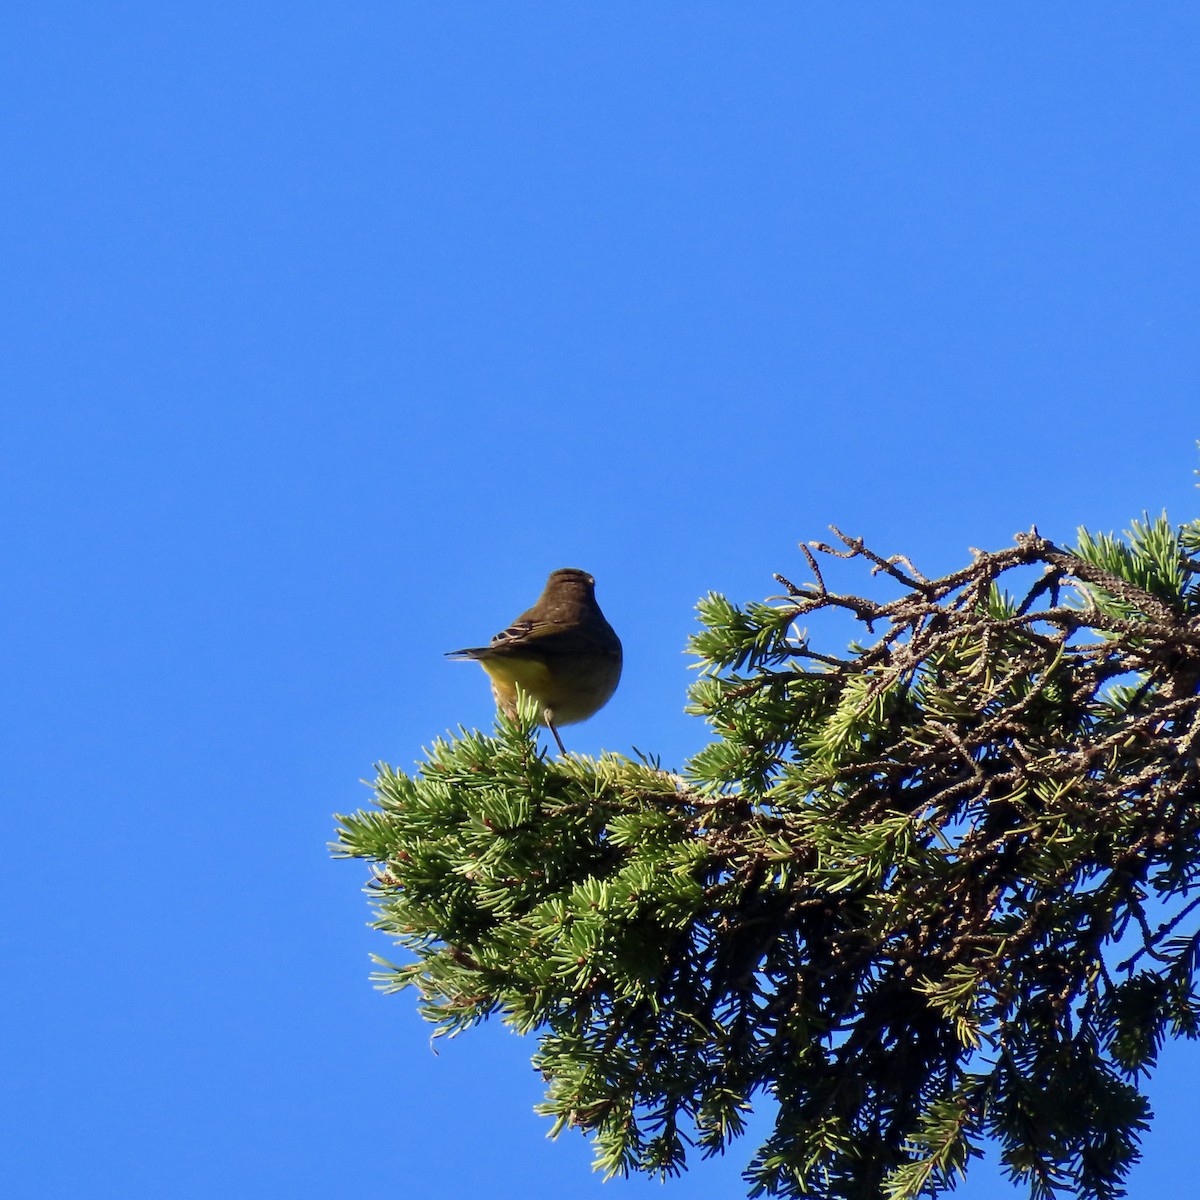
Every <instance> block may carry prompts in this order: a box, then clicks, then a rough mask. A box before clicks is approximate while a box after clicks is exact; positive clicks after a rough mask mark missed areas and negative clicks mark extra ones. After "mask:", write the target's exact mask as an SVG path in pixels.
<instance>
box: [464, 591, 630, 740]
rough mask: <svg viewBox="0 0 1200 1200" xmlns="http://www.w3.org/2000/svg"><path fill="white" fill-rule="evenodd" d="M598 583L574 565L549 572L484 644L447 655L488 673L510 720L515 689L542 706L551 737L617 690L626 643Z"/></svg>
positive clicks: (583, 718)
mask: <svg viewBox="0 0 1200 1200" xmlns="http://www.w3.org/2000/svg"><path fill="white" fill-rule="evenodd" d="M595 589H596V581H595V580H594V579H593V578H592V577H591V576H590V575H589V574H588V573H587V572H586V571H578V570H576V569H575V568H574V567H564V568H563V569H562V570H560V571H551V572H550V578H549V579H547V580H546V587H545V590H544V591H543V592H542V594H541V595H540V596H539V597H538V601H537V603H536V604H535V605H534V606H533V607H532V608H531V609H528V610H527V611H526V612H523V613H522V614H521V615H520V616H519V617H518V618H517V619H516V620H515V621H514V622H513V623H512V624H511V625H510V626H509V627H508V628H507V629H505V630H504V631H503V632H502V633H498V634H496V636H495V637H494V638H492V640H491V643H490V644H489V645H487V646H472V647H469V648H468V649H466V650H452V651H451V652H450V653H449V654H447V655H446V657H447V658H459V659H466V658H471V659H474V660H475V661H476V662H478V663H479V665H480V666H481V667H483V669H484V670H485V671H486V672H487V673H488V675H490V676H491V679H492V695H493V696H495V697H496V703H497V704H498V705H499V706H500V707H501V708H502V709H503V710H504V711H505V712H506V713H507V714H508V715H509V716H514V715H515V714H516V709H517V688H520V689H521V691H522V692H524V693H525V694H526V695H527V696H532V697H533V698H534V699H535V700H536V701H537V702H538V705H539V706H540V707H541V710H542V719H541V723H542V724H543V725H545V726H547V728H549V730H550V732H551V733H552V734H554V740H555V741H556V742H557V743H558V748H559V749H560V750H561V751H562V752H563V753H564V754H566V752H567V748H566V747H565V746H564V745H563V742H562V738H561V737H559V736H558V726H559V725H573V724H574V723H575V722H576V721H586V720H587V719H588V717H590V716H591V715H592V714H593V713H596V712H599V711H600V709H602V708H603V707H604V706H605V705H606V704H607V703H608V701H609V698H610V697H611V696H612V694H613V692H615V691H616V690H617V683H618V682H619V681H620V678H621V639H620V638H618V637H617V635H616V634H615V633H614V632H613V628H612V626H611V625H610V624H609V623H608V622H607V621H606V620H605V619H604V614H603V613H602V612H601V611H600V606H599V605H598V604H597V603H596V590H595Z"/></svg>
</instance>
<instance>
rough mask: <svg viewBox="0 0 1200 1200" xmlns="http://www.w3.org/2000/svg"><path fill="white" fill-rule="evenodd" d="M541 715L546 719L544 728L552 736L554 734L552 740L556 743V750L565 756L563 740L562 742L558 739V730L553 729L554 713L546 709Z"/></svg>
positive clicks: (565, 749) (565, 750)
mask: <svg viewBox="0 0 1200 1200" xmlns="http://www.w3.org/2000/svg"><path fill="white" fill-rule="evenodd" d="M543 715H544V716H545V718H546V728H547V729H549V730H550V732H551V733H552V734H554V740H555V741H556V742H557V743H558V748H559V749H560V750H561V751H562V752H563V754H564V755H565V754H566V752H567V748H566V746H564V745H563V740H562V738H560V737H559V736H558V730H557V729H556V728H555V725H554V713H553V712H552V711H551V710H550V709H546V711H545V713H544V714H543Z"/></svg>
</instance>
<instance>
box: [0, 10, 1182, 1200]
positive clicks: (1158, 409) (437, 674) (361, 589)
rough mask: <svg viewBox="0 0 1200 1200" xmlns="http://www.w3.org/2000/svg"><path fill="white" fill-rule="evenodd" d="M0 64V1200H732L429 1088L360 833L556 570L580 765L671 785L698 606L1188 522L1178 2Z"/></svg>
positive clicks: (40, 22) (410, 14)
mask: <svg viewBox="0 0 1200 1200" xmlns="http://www.w3.org/2000/svg"><path fill="white" fill-rule="evenodd" d="M0 59H2V60H3V61H2V68H0V81H2V82H0V87H2V89H3V93H4V94H3V118H2V120H0V144H2V146H3V159H4V165H3V171H2V177H0V240H2V242H3V263H4V266H3V283H2V285H0V287H2V297H0V306H2V308H0V356H2V370H3V390H4V395H5V416H4V420H3V431H2V446H0V452H2V455H3V462H2V470H0V487H2V489H3V500H4V512H5V516H4V520H3V533H2V537H3V542H4V549H3V558H4V563H5V568H6V575H7V579H8V582H7V585H6V587H5V589H4V596H3V600H2V604H3V609H4V611H3V614H2V616H3V623H4V628H5V638H4V645H3V651H2V653H3V662H2V664H0V669H2V673H3V679H4V685H5V686H4V694H5V713H4V718H3V728H4V749H3V777H2V781H0V786H2V787H3V791H4V796H5V800H4V824H5V830H6V834H7V843H8V845H7V852H6V854H5V860H6V867H5V871H4V873H3V875H4V878H3V882H2V883H0V887H2V889H3V901H2V903H3V914H4V916H3V928H2V931H0V952H2V955H3V962H4V980H5V982H4V986H3V989H2V990H0V1019H2V1020H3V1025H4V1028H5V1030H6V1031H7V1037H6V1041H7V1042H8V1049H7V1052H6V1055H5V1060H6V1061H5V1066H4V1071H3V1078H4V1082H3V1085H2V1086H3V1093H2V1100H0V1104H2V1105H3V1110H4V1111H3V1113H0V1139H2V1140H3V1143H4V1144H3V1146H2V1147H0V1192H2V1193H3V1194H4V1195H5V1196H11V1197H15V1198H18V1200H22V1198H24V1197H38V1198H39V1200H58V1198H65V1197H72V1198H76V1197H87V1198H89V1200H103V1198H108V1197H114V1198H115V1197H121V1198H122V1200H128V1198H131V1197H132V1198H135V1200H141V1198H153V1197H160V1196H172V1197H174V1198H175V1200H199V1198H202V1197H203V1198H209V1197H213V1196H220V1197H225V1198H232V1200H240V1198H242V1197H255V1198H261V1197H273V1196H287V1197H289V1198H291V1200H309V1198H313V1200H315V1198H327V1197H339V1196H360V1195H367V1194H395V1195H422V1194H437V1195H443V1196H480V1195H486V1196H489V1197H498V1198H500V1200H507V1198H510V1197H512V1198H517V1197H521V1198H524V1197H529V1196H554V1197H569V1198H570V1200H575V1198H577V1197H591V1196H600V1195H603V1196H609V1197H617V1198H621V1197H627V1198H634V1197H641V1196H651V1195H653V1196H666V1197H669V1198H685V1197H686V1198H689V1200H691V1198H708V1197H722V1198H725V1197H736V1196H738V1195H740V1194H742V1188H741V1184H740V1182H739V1179H738V1173H739V1170H740V1167H741V1165H742V1164H743V1162H744V1160H745V1158H746V1157H748V1155H749V1153H750V1151H751V1149H752V1147H751V1146H750V1145H745V1146H744V1148H742V1147H739V1148H738V1149H739V1151H740V1152H739V1153H736V1154H734V1155H732V1156H730V1158H729V1159H728V1160H726V1161H724V1162H719V1163H716V1164H699V1165H697V1167H696V1168H695V1169H694V1170H693V1171H692V1172H691V1173H690V1174H689V1175H688V1176H686V1177H685V1178H683V1179H682V1180H680V1181H676V1182H673V1183H671V1184H669V1185H668V1186H667V1188H666V1189H665V1190H664V1189H662V1188H661V1187H660V1186H659V1185H657V1184H650V1183H647V1182H645V1181H632V1182H629V1183H619V1182H618V1183H612V1184H608V1185H602V1184H601V1183H600V1181H599V1178H598V1177H594V1176H592V1175H591V1174H590V1173H589V1170H588V1163H589V1160H590V1154H589V1150H588V1148H587V1146H586V1145H585V1143H584V1142H583V1140H582V1139H580V1138H578V1137H575V1136H568V1137H565V1138H564V1139H563V1140H561V1141H560V1142H558V1143H551V1142H548V1141H546V1140H545V1133H546V1130H547V1125H546V1123H545V1122H544V1121H542V1120H541V1119H540V1118H537V1117H535V1116H534V1115H533V1114H532V1112H531V1109H532V1105H533V1104H534V1103H535V1102H536V1100H537V1099H538V1097H539V1094H540V1091H539V1082H538V1080H537V1078H536V1077H535V1076H534V1075H533V1073H532V1071H531V1070H530V1068H529V1065H528V1060H529V1055H530V1052H531V1050H532V1046H531V1045H529V1044H527V1043H522V1042H521V1041H519V1040H518V1039H517V1038H515V1037H514V1036H512V1035H509V1034H508V1033H507V1032H505V1031H504V1030H503V1029H501V1028H499V1027H496V1028H485V1029H483V1030H479V1031H476V1032H475V1033H472V1034H470V1035H468V1036H466V1037H465V1038H462V1039H460V1040H458V1041H456V1042H454V1043H453V1044H450V1045H443V1047H442V1050H441V1054H440V1056H435V1055H433V1054H432V1053H431V1052H430V1049H429V1044H428V1033H429V1029H428V1027H427V1026H424V1025H423V1024H422V1023H421V1021H420V1020H419V1019H418V1018H417V1016H416V1015H415V1013H414V1005H413V1001H412V998H411V997H405V996H402V997H399V998H387V997H383V996H381V995H379V994H378V993H376V992H374V991H373V990H372V988H371V986H370V984H369V983H368V973H369V971H370V963H369V961H368V955H369V953H370V952H371V951H380V952H385V953H386V952H387V950H388V946H387V944H386V943H384V942H383V941H382V940H381V939H380V938H378V937H377V936H376V935H374V934H372V933H371V932H370V931H369V930H368V929H367V928H366V925H365V922H366V920H367V917H368V913H367V908H366V902H365V899H364V897H363V895H362V894H361V892H360V887H361V884H362V882H363V878H364V869H363V868H362V866H361V865H360V864H357V863H345V862H333V861H331V860H330V858H329V857H328V855H327V851H326V846H325V844H326V841H327V840H328V839H329V838H330V837H331V836H332V833H333V829H334V822H333V819H332V816H331V814H332V813H333V812H334V811H335V810H342V811H344V810H348V809H352V808H355V807H358V806H359V805H361V804H364V803H366V802H367V800H368V798H369V794H368V792H367V791H366V789H364V788H363V787H362V786H361V785H360V784H359V783H358V780H359V778H360V777H362V776H369V775H370V773H371V764H372V762H374V761H376V760H379V759H386V760H389V761H391V762H393V763H396V764H398V765H400V766H404V767H411V765H412V764H413V762H414V761H415V760H416V759H418V758H419V757H420V753H421V747H422V745H424V744H427V743H428V742H430V741H431V740H432V739H433V738H434V737H436V736H437V735H438V734H439V733H441V732H443V731H444V730H446V729H448V728H451V727H453V726H455V725H456V724H457V723H459V722H463V723H465V724H467V725H472V726H473V725H487V724H488V723H489V722H490V721H491V706H490V703H489V699H488V693H487V688H486V686H485V683H484V679H483V676H482V674H481V673H480V672H479V671H478V670H476V669H475V668H474V667H471V666H469V665H466V666H464V665H455V664H448V663H446V662H445V661H444V660H443V659H442V657H441V654H442V652H443V651H444V650H448V649H452V648H454V647H457V646H460V645H464V644H471V643H473V642H476V641H478V640H480V639H483V638H486V637H487V636H488V635H490V634H491V633H492V632H493V631H494V630H495V629H497V628H499V627H501V626H502V625H504V624H505V623H507V621H508V620H509V619H510V618H511V617H513V616H514V615H516V613H517V612H519V611H520V610H521V609H522V608H524V607H525V606H526V605H527V604H528V603H529V602H530V601H531V600H532V599H533V597H534V596H535V594H536V593H537V591H538V589H539V588H540V586H541V584H542V581H543V579H544V576H545V574H546V572H547V571H548V570H550V569H551V568H554V567H559V566H567V565H570V566H580V567H584V568H586V569H588V570H590V571H592V572H593V573H594V574H595V575H596V576H597V578H598V580H599V595H600V598H601V601H602V603H603V605H604V608H605V610H606V612H607V613H608V615H609V617H610V619H611V620H612V622H613V624H614V625H615V626H616V627H617V628H618V630H619V631H620V633H621V635H622V637H623V639H624V642H625V647H626V663H627V665H626V673H625V679H624V682H623V684H622V687H621V690H620V691H619V692H618V694H617V696H616V698H615V699H614V701H613V702H612V704H611V705H610V706H609V707H608V708H607V709H606V710H605V711H604V713H603V714H601V715H600V716H599V717H597V718H596V719H595V720H594V721H592V722H590V723H589V724H587V725H585V726H581V727H579V728H577V729H572V730H569V731H568V733H569V738H570V744H571V746H572V747H574V748H576V749H578V750H581V751H585V752H589V753H594V752H598V751H599V750H600V749H602V748H611V749H615V750H628V749H629V747H630V746H633V745H636V746H639V747H641V748H643V749H645V750H648V751H654V752H657V753H660V754H661V755H662V756H663V758H664V761H665V762H667V763H671V764H678V763H681V762H682V761H683V760H684V759H686V757H687V756H688V755H689V754H690V753H692V752H694V751H695V750H697V749H698V748H699V747H700V746H701V745H702V744H703V742H704V740H705V735H704V730H703V727H702V726H701V725H700V724H699V723H698V722H696V721H695V720H694V719H692V718H688V717H685V716H684V715H683V712H682V707H683V704H684V699H685V697H684V693H685V688H686V685H687V682H688V680H689V678H690V676H689V673H688V670H687V662H688V660H687V659H686V657H685V656H684V655H683V654H682V653H681V651H682V649H683V646H684V642H685V639H686V637H687V635H688V633H689V632H690V631H691V629H692V628H693V625H694V611H693V605H694V603H695V601H696V599H697V598H698V597H699V596H700V595H702V594H703V593H704V592H706V591H707V590H709V589H716V590H720V591H724V592H726V593H727V594H729V595H730V596H732V597H734V598H736V599H739V600H748V599H754V598H760V597H762V596H765V595H767V594H770V593H771V592H772V591H774V590H775V585H774V584H773V583H772V580H771V573H772V572H773V571H783V572H785V573H801V572H802V569H803V568H802V566H801V561H800V557H799V555H798V553H797V550H796V543H797V542H798V541H799V540H801V539H807V538H813V537H820V536H822V535H823V533H824V531H825V528H826V525H827V524H828V523H830V522H836V523H838V524H839V525H841V526H842V527H843V528H845V529H847V530H848V531H850V532H853V533H858V534H863V535H865V536H867V537H868V538H869V539H870V540H871V541H872V542H873V543H874V544H875V545H876V546H878V547H879V548H881V549H883V550H886V551H905V552H907V553H909V554H910V555H911V556H912V557H913V558H914V559H915V561H916V562H917V563H918V565H920V566H922V567H924V569H926V570H929V571H936V570H940V569H948V568H951V567H953V566H955V565H957V564H960V563H961V562H963V561H964V558H965V557H966V555H967V552H968V547H969V546H986V547H998V546H1001V545H1005V544H1008V543H1009V542H1010V540H1011V536H1012V534H1013V533H1014V532H1015V531H1017V530H1021V529H1026V528H1028V527H1029V526H1030V525H1031V524H1033V523H1035V522H1036V523H1037V524H1038V526H1039V527H1040V528H1041V530H1042V531H1043V532H1044V533H1046V534H1048V535H1050V536H1052V537H1055V538H1058V539H1062V540H1066V539H1070V538H1071V537H1072V536H1073V533H1074V530H1075V528H1076V526H1077V525H1079V524H1081V523H1085V524H1087V525H1089V526H1090V527H1091V528H1093V529H1097V530H1110V529H1118V530H1119V529H1121V528H1124V527H1125V526H1126V525H1127V523H1128V521H1129V520H1130V518H1133V517H1136V516H1137V515H1138V514H1139V513H1140V512H1141V511H1142V510H1143V509H1150V510H1151V511H1157V510H1160V509H1161V508H1163V507H1164V506H1165V507H1166V508H1167V509H1168V510H1169V512H1170V514H1171V516H1172V517H1173V518H1174V519H1176V520H1183V519H1186V518H1189V517H1191V516H1194V515H1195V514H1196V513H1197V510H1198V504H1197V500H1198V498H1200V497H1198V494H1197V493H1196V491H1195V490H1194V487H1193V482H1194V480H1193V476H1192V470H1193V468H1194V467H1195V466H1196V465H1197V456H1196V451H1195V447H1194V441H1195V438H1196V437H1197V436H1200V394H1198V383H1200V378H1198V376H1200V340H1198V322H1200V253H1198V241H1197V237H1198V233H1200V197H1198V192H1200V136H1198V121H1200V87H1198V83H1197V81H1198V79H1200V70H1198V67H1200V62H1198V59H1200V8H1197V6H1196V5H1195V4H1191V3H1189V4H1184V3H1159V4H1154V5H1134V4H1124V3H1120V4H1118V3H1099V4H1086V5H1085V4H1081V3H1073V4H1056V5H1045V4H1040V3H1039V4H1034V3H1009V4H1004V5H988V6H984V5H952V4H927V3H894V2H888V3H882V2H876V3H860V4H855V5H841V4H831V3H827V4H813V3H807V4H799V3H791V2H789V3H759V4H749V5H747V4H740V3H737V4H735V3H705V2H703V0H692V2H690V3H687V4H683V3H674V2H665V3H656V4H646V3H628V2H613V3H604V4H598V3H580V4H564V3H551V2H549V0H546V2H542V3H515V4H494V3H454V2H440V3H436V4H396V3H377V2H376V3H349V4H329V3H325V4H322V3H305V2H303V0H292V2H290V3H287V4H284V3H275V4H263V3H256V2H255V0H241V2H239V3H236V4H234V3H205V4H194V3H170V4H163V3H148V2H146V0H128V2H123V3H122V2H117V3H107V4H94V3H93V4H85V3H78V2H76V3H62V4H55V3H50V4H37V5H34V4H29V3H18V4H16V5H15V6H12V7H10V8H9V9H8V11H7V12H6V15H5V17H4V19H3V31H2V33H0ZM1198 1069H1200V1055H1198V1054H1196V1053H1195V1052H1194V1051H1193V1050H1192V1049H1191V1048H1190V1047H1187V1046H1180V1047H1174V1048H1171V1049H1170V1050H1169V1052H1168V1054H1167V1055H1166V1058H1165V1062H1164V1065H1163V1067H1162V1069H1161V1071H1160V1073H1159V1075H1158V1076H1157V1078H1156V1080H1155V1084H1154V1088H1153V1096H1154V1101H1155V1106H1156V1108H1157V1110H1158V1113H1159V1115H1158V1121H1157V1124H1156V1126H1155V1130H1154V1132H1153V1134H1152V1135H1151V1136H1149V1137H1148V1138H1147V1139H1146V1142H1145V1150H1146V1158H1145V1161H1144V1162H1143V1164H1142V1165H1141V1166H1140V1167H1139V1169H1138V1170H1137V1172H1136V1174H1135V1175H1134V1176H1133V1177H1132V1181H1131V1187H1130V1194H1131V1196H1133V1197H1134V1198H1135V1200H1148V1198H1150V1197H1161V1196H1181V1195H1186V1194H1190V1193H1191V1192H1192V1191H1193V1190H1194V1183H1195V1179H1196V1177H1197V1173H1198V1172H1200V1150H1198V1148H1197V1143H1196V1140H1195V1135H1194V1113H1195V1078H1196V1072H1197V1070H1198ZM960 1194H962V1195H964V1196H966V1197H968V1198H969V1200H975V1198H978V1197H989V1198H990V1197H1007V1196H1010V1195H1016V1194H1017V1193H1014V1192H1012V1190H1011V1189H1010V1188H1009V1186H1008V1185H1007V1184H1006V1183H1004V1182H1003V1180H1002V1177H1001V1175H1000V1174H999V1172H998V1171H996V1170H994V1169H993V1170H991V1172H990V1174H989V1172H988V1170H987V1169H985V1170H984V1171H982V1172H980V1173H979V1174H978V1175H977V1176H976V1175H973V1176H972V1179H971V1181H970V1182H969V1183H968V1184H967V1185H966V1187H965V1189H963V1191H962V1192H961V1193H960Z"/></svg>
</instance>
